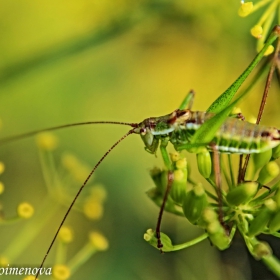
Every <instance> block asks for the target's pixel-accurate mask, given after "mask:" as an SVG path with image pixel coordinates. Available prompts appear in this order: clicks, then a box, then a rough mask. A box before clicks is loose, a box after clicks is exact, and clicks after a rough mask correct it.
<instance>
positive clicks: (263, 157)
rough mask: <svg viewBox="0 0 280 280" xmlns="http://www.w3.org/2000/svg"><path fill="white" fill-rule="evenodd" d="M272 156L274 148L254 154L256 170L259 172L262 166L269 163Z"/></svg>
mask: <svg viewBox="0 0 280 280" xmlns="http://www.w3.org/2000/svg"><path fill="white" fill-rule="evenodd" d="M271 156H272V149H269V150H267V151H265V152H263V153H258V154H252V157H253V161H254V168H255V172H257V171H258V170H259V169H260V168H262V167H264V166H265V165H266V164H267V163H269V161H270V159H271Z"/></svg>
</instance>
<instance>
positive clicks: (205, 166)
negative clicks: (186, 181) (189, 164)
mask: <svg viewBox="0 0 280 280" xmlns="http://www.w3.org/2000/svg"><path fill="white" fill-rule="evenodd" d="M196 160H197V167H198V170H199V172H200V174H201V175H202V176H203V177H204V178H206V179H207V178H209V177H210V175H211V170H212V160H211V155H210V153H209V152H208V151H206V152H204V153H198V154H197V155H196Z"/></svg>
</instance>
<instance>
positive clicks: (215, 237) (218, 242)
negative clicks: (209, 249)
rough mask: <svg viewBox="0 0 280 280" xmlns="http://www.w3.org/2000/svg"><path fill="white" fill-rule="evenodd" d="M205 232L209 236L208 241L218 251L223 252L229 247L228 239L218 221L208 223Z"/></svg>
mask: <svg viewBox="0 0 280 280" xmlns="http://www.w3.org/2000/svg"><path fill="white" fill-rule="evenodd" d="M206 230H207V232H208V234H209V239H210V240H211V242H212V243H213V245H215V246H216V247H217V248H219V250H225V249H227V248H228V247H229V245H230V238H229V236H228V235H227V234H226V232H225V229H224V228H223V226H222V225H221V224H220V222H219V221H218V220H216V221H212V222H210V223H209V224H208V225H207V227H206Z"/></svg>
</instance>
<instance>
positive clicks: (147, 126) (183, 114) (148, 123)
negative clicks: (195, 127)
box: [133, 109, 191, 154]
mask: <svg viewBox="0 0 280 280" xmlns="http://www.w3.org/2000/svg"><path fill="white" fill-rule="evenodd" d="M190 117H191V111H190V110H188V109H185V110H179V109H178V110H175V111H173V112H172V113H171V114H168V115H165V116H161V117H151V118H148V119H145V120H143V121H142V122H140V123H139V124H138V125H137V126H135V127H134V129H133V133H136V134H140V136H141V138H142V140H143V142H144V144H145V150H146V151H147V152H149V153H151V154H155V153H156V150H157V148H158V145H159V141H160V139H163V138H166V137H168V136H169V134H170V133H172V132H173V131H174V130H175V129H176V128H177V127H179V126H181V125H183V126H184V125H185V124H186V122H187V121H188V120H189V119H190Z"/></svg>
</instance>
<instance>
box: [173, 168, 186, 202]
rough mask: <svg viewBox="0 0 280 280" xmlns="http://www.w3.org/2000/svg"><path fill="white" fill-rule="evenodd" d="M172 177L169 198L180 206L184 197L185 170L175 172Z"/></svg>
mask: <svg viewBox="0 0 280 280" xmlns="http://www.w3.org/2000/svg"><path fill="white" fill-rule="evenodd" d="M173 176H174V180H173V183H172V187H171V190H170V196H171V198H172V199H173V200H174V201H175V202H176V203H178V204H182V203H183V201H184V198H185V195H186V186H187V170H186V169H185V170H182V169H178V170H175V171H174V173H173Z"/></svg>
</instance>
